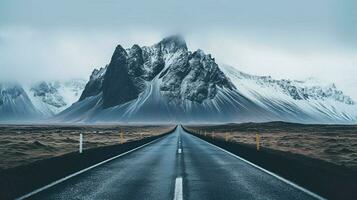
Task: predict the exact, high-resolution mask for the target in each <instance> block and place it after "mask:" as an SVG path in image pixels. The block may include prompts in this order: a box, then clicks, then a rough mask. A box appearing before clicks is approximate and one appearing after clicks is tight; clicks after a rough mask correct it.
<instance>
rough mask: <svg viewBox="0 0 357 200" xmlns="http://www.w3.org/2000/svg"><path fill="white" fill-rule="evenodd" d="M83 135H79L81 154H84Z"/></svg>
mask: <svg viewBox="0 0 357 200" xmlns="http://www.w3.org/2000/svg"><path fill="white" fill-rule="evenodd" d="M82 147H83V135H82V133H81V134H79V153H82V150H83V148H82Z"/></svg>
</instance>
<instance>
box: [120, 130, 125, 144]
mask: <svg viewBox="0 0 357 200" xmlns="http://www.w3.org/2000/svg"><path fill="white" fill-rule="evenodd" d="M123 132H124V131H123V130H122V131H121V132H120V144H123V143H124V133H123Z"/></svg>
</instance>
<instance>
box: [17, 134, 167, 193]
mask: <svg viewBox="0 0 357 200" xmlns="http://www.w3.org/2000/svg"><path fill="white" fill-rule="evenodd" d="M164 137H165V136H164ZM162 138H163V137H160V138H157V139H155V140H153V141H151V142H148V143H146V144H143V145H141V146H139V147H136V148H135V149H132V150H129V151H127V152H124V153H122V154H119V155H117V156H114V157H111V158H109V159H107V160H104V161H102V162H100V163H97V164H95V165H92V166H90V167H87V168H85V169H82V170H80V171H78V172H75V173H73V174H71V175H68V176H66V177H64V178H61V179H59V180H57V181H54V182H52V183H50V184H48V185H45V186H43V187H41V188H39V189H37V190H34V191H32V192H30V193H28V194H25V195H23V196H21V197H18V198H16V200H22V199H26V198H29V197H31V196H33V195H35V194H37V193H39V192H42V191H43V190H46V189H48V188H50V187H53V186H55V185H57V184H59V183H61V182H63V181H65V180H68V179H70V178H72V177H74V176H77V175H79V174H82V173H84V172H86V171H88V170H90V169H93V168H95V167H98V166H100V165H102V164H104V163H107V162H109V161H112V160H114V159H116V158H119V157H122V156H124V155H126V154H128V153H131V152H133V151H136V150H138V149H141V148H143V147H145V146H147V145H149V144H152V143H154V142H156V141H158V140H159V139H162Z"/></svg>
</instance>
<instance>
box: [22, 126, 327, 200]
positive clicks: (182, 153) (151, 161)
mask: <svg viewBox="0 0 357 200" xmlns="http://www.w3.org/2000/svg"><path fill="white" fill-rule="evenodd" d="M320 198H321V197H319V196H318V195H316V194H314V193H311V192H309V191H307V190H305V189H303V188H301V187H299V186H297V185H294V184H293V183H290V182H289V181H287V180H285V179H282V178H281V177H278V176H276V175H274V174H272V173H269V172H267V171H266V170H264V169H262V168H259V167H257V166H254V164H251V163H249V162H246V161H245V160H242V159H240V158H239V157H238V156H235V155H233V154H230V153H229V152H227V151H224V150H223V149H220V148H219V147H216V146H214V145H211V144H209V143H207V142H206V141H204V140H202V139H199V138H197V137H195V136H193V135H191V134H189V133H187V132H185V130H184V129H183V128H182V127H181V126H178V127H177V128H176V130H175V131H174V132H173V133H171V134H168V135H167V136H164V137H162V138H159V139H157V140H155V141H154V142H151V143H150V144H147V145H144V146H142V147H140V148H137V149H135V150H132V151H131V152H128V153H125V155H122V156H118V157H117V158H114V159H111V160H110V161H108V162H104V163H102V164H100V165H97V166H95V167H92V168H90V170H84V171H83V172H80V173H77V174H75V175H73V176H69V177H67V178H64V179H62V180H59V181H57V182H55V183H53V184H50V185H49V186H47V187H44V188H41V189H38V190H36V191H34V192H32V193H30V194H28V195H25V196H23V197H21V198H19V199H46V200H47V199H65V200H69V199H108V200H109V199H125V200H131V199H140V200H143V199H155V200H160V199H163V200H172V199H174V200H175V199H177V200H180V199H192V200H200V199H204V200H208V199H215V200H217V199H224V200H230V199H232V200H233V199H234V200H237V199H284V200H286V199H289V200H294V199H304V200H308V199H320Z"/></svg>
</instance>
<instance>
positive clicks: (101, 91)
mask: <svg viewBox="0 0 357 200" xmlns="http://www.w3.org/2000/svg"><path fill="white" fill-rule="evenodd" d="M356 118H357V106H356V104H355V102H354V101H353V100H352V99H351V98H350V97H348V96H346V95H344V94H343V92H342V91H340V90H338V89H337V88H336V87H335V86H334V85H328V86H320V85H316V84H314V83H313V82H312V81H291V80H274V79H272V78H271V77H268V76H254V75H249V74H245V73H243V72H239V71H238V70H236V69H235V68H232V67H229V66H223V65H222V66H218V64H216V62H215V59H214V58H212V56H211V55H210V54H205V53H204V52H203V51H202V50H197V51H194V52H191V51H189V50H188V49H187V45H186V42H185V41H184V39H183V38H182V37H180V36H171V37H168V38H165V39H163V40H162V41H160V42H159V43H157V44H154V45H153V46H144V47H140V46H138V45H134V46H132V47H131V48H129V49H124V48H123V47H122V46H120V45H118V46H117V47H116V49H115V51H114V54H113V56H112V58H111V61H110V63H109V64H108V65H107V66H105V67H104V68H101V69H99V70H94V71H93V73H92V75H91V76H90V80H89V82H88V83H87V84H86V87H85V89H84V91H83V93H82V95H81V97H80V99H79V101H78V102H76V103H74V104H73V105H72V106H70V107H69V108H68V109H66V110H64V111H63V112H61V113H60V114H59V115H58V116H56V118H55V120H59V121H71V122H196V123H197V122H200V123H208V122H217V123H219V122H225V123H227V122H245V121H257V122H259V121H276V120H282V121H291V122H305V123H354V122H356Z"/></svg>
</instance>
